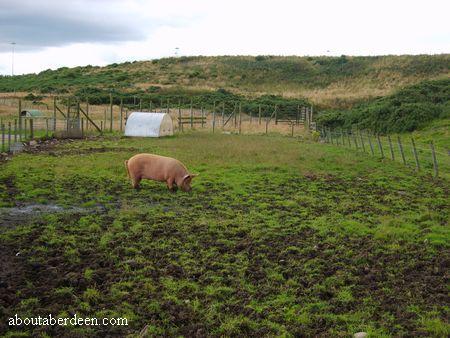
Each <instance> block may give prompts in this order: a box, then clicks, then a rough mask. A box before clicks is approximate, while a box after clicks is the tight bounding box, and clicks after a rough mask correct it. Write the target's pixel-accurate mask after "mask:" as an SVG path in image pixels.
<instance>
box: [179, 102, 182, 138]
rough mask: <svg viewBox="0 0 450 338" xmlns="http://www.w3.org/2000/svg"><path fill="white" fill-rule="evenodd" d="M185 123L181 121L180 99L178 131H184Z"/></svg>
mask: <svg viewBox="0 0 450 338" xmlns="http://www.w3.org/2000/svg"><path fill="white" fill-rule="evenodd" d="M182 128H183V125H182V123H181V102H180V101H178V131H180V132H181V131H182Z"/></svg>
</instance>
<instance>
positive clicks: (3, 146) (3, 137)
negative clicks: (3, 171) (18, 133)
mask: <svg viewBox="0 0 450 338" xmlns="http://www.w3.org/2000/svg"><path fill="white" fill-rule="evenodd" d="M0 125H1V128H2V152H4V151H5V125H4V123H3V121H2V122H0Z"/></svg>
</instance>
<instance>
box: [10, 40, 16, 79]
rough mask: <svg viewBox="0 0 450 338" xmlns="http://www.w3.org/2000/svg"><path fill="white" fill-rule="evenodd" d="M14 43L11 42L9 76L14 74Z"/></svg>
mask: <svg viewBox="0 0 450 338" xmlns="http://www.w3.org/2000/svg"><path fill="white" fill-rule="evenodd" d="M15 45H16V43H15V42H14V41H13V42H11V47H12V58H11V76H14V47H15Z"/></svg>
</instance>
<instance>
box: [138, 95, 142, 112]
mask: <svg viewBox="0 0 450 338" xmlns="http://www.w3.org/2000/svg"><path fill="white" fill-rule="evenodd" d="M139 111H142V99H141V98H139Z"/></svg>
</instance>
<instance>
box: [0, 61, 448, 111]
mask: <svg viewBox="0 0 450 338" xmlns="http://www.w3.org/2000/svg"><path fill="white" fill-rule="evenodd" d="M449 69H450V54H441V55H418V56H408V55H405V56H374V57H364V56H361V57H351V56H341V57H324V56H321V57H295V56H292V57H280V56H257V57H253V56H218V57H202V56H196V57H178V58H164V59H159V60H152V61H140V62H137V61H135V62H125V63H122V64H111V65H109V66H106V67H93V66H86V67H76V68H65V67H64V68H59V69H57V70H46V71H43V72H41V73H39V74H28V75H21V76H14V77H10V76H3V77H0V91H3V92H10V91H24V92H29V91H35V92H41V93H66V92H76V91H79V90H80V89H81V90H83V89H86V88H92V87H93V88H101V89H108V90H109V89H114V90H116V91H120V92H136V93H144V92H147V93H148V92H169V93H170V92H172V91H177V92H184V91H189V92H197V91H198V92H209V91H215V90H217V89H219V88H223V89H226V90H228V91H231V92H233V93H237V94H244V95H249V96H259V95H262V94H275V95H283V96H285V97H295V98H299V97H304V98H306V99H308V100H309V101H311V102H313V103H314V104H316V105H318V106H319V107H321V108H348V107H350V106H352V105H353V104H354V103H356V102H360V101H364V100H367V99H370V98H374V97H379V96H385V95H388V94H391V93H392V92H393V91H395V90H396V89H398V88H401V87H404V86H406V85H412V84H415V83H418V82H420V81H423V80H430V79H438V78H448V76H449V75H450V71H449Z"/></svg>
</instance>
